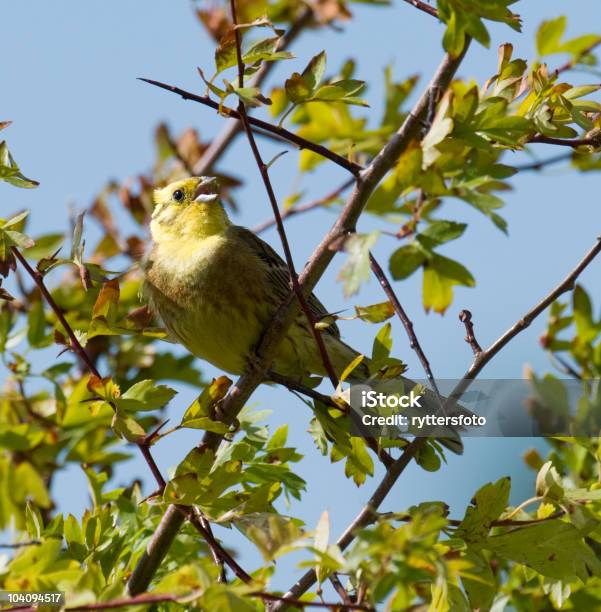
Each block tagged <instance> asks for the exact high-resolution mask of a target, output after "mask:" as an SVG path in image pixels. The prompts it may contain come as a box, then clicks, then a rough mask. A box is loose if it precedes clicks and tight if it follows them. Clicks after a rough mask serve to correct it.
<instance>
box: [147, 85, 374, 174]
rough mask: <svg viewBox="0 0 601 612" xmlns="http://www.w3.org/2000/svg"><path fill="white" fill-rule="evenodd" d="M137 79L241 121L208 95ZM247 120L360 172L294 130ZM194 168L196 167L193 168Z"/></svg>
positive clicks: (254, 119)
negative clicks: (199, 94)
mask: <svg viewBox="0 0 601 612" xmlns="http://www.w3.org/2000/svg"><path fill="white" fill-rule="evenodd" d="M138 80H139V81H144V82H145V83H149V84H150V85H154V86H155V87H160V88H161V89H165V90H166V91H170V92H172V93H174V94H177V95H178V96H181V97H182V98H183V99H184V100H192V101H193V102H198V103H199V104H204V105H205V106H209V107H211V108H214V109H215V110H217V111H219V112H220V113H221V114H222V115H225V116H227V117H232V118H233V119H237V120H238V121H242V118H241V117H240V113H239V112H238V111H236V110H234V109H233V108H229V107H227V106H223V105H220V104H219V103H218V102H215V101H214V100H212V99H211V98H209V97H208V96H198V95H196V94H193V93H192V92H189V91H186V90H185V89H181V88H179V87H175V86H174V85H167V84H166V83H161V82H160V81H155V80H153V79H145V78H142V77H140V78H139V79H138ZM248 122H249V123H250V124H251V125H252V126H254V127H258V128H261V129H262V130H265V131H266V132H271V133H273V134H275V135H276V136H279V137H280V138H282V139H283V140H286V141H288V142H290V143H292V144H295V145H297V146H298V147H299V148H300V149H309V150H310V151H313V152H314V153H317V154H318V155H321V156H322V157H325V158H326V159H329V160H330V161H332V162H334V163H335V164H337V165H338V166H341V167H342V168H344V169H345V170H348V171H349V172H350V173H351V174H353V175H355V176H357V175H358V174H359V172H361V170H362V167H361V166H360V165H359V164H356V163H355V162H352V161H349V160H348V159H346V157H342V155H338V153H334V151H330V149H328V148H327V147H324V146H323V145H320V144H318V143H316V142H311V141H310V140H307V139H306V138H302V137H301V136H298V134H295V133H294V132H290V131H289V130H287V129H285V128H283V127H279V126H277V125H273V124H272V123H268V122H267V121H263V120H262V119H256V118H255V117H248ZM195 170H196V168H195Z"/></svg>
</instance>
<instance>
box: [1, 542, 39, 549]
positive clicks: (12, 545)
mask: <svg viewBox="0 0 601 612" xmlns="http://www.w3.org/2000/svg"><path fill="white" fill-rule="evenodd" d="M40 544H41V542H40V541H39V540H28V541H27V542H12V543H9V542H1V543H0V548H26V547H27V546H39V545H40Z"/></svg>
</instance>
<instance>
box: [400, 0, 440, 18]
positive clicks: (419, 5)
mask: <svg viewBox="0 0 601 612" xmlns="http://www.w3.org/2000/svg"><path fill="white" fill-rule="evenodd" d="M404 2H406V3H407V4H410V5H411V6H414V7H415V8H416V9H419V10H420V11H423V12H424V13H427V14H428V15H431V16H432V17H436V18H437V19H438V11H437V10H436V9H435V8H434V7H433V6H430V5H429V4H426V3H425V2H422V1H421V0H404Z"/></svg>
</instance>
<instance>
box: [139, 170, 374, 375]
mask: <svg viewBox="0 0 601 612" xmlns="http://www.w3.org/2000/svg"><path fill="white" fill-rule="evenodd" d="M154 201H155V207H154V211H153V214H152V221H151V223H150V231H151V235H152V249H151V250H150V253H149V256H148V257H147V259H146V262H145V264H144V273H145V283H144V293H145V295H146V296H147V299H148V303H149V305H150V308H151V309H152V311H153V312H154V313H155V314H156V315H158V317H160V319H161V320H162V321H163V323H164V325H165V327H166V328H167V330H168V331H169V333H170V335H171V336H173V338H174V339H175V340H177V341H178V342H180V343H181V344H183V345H184V346H185V347H186V348H187V349H188V350H189V351H190V352H191V353H192V354H194V355H196V356H197V357H200V358H201V359H204V360H206V361H208V362H210V363H212V364H213V365H214V366H216V367H217V368H219V369H220V370H224V371H226V372H229V373H231V374H241V373H242V372H243V371H244V369H245V367H246V364H247V363H248V359H249V358H252V356H253V349H255V347H256V346H257V344H258V342H259V340H260V338H261V334H262V333H263V331H264V330H265V328H266V326H267V325H268V324H269V322H270V320H271V318H272V317H273V315H274V313H275V311H276V310H277V308H278V306H279V305H280V304H281V302H282V300H283V299H284V298H285V297H286V296H288V295H289V293H290V282H289V279H290V277H289V272H288V267H287V265H286V263H285V262H284V261H283V260H282V258H281V257H280V256H279V255H278V254H277V253H276V252H275V251H274V250H273V249H272V248H271V247H270V246H269V245H268V244H267V243H266V242H264V241H263V240H261V238H259V237H258V236H256V235H255V234H253V233H252V232H251V231H250V230H248V229H246V228H244V227H240V226H238V225H233V224H232V222H231V221H230V219H229V218H228V215H227V213H226V212H225V210H224V207H223V204H222V203H221V202H220V200H219V191H218V185H217V181H216V179H215V178H213V177H203V176H201V177H193V178H189V179H184V180H181V181H177V182H175V183H172V184H170V185H168V186H167V187H164V188H163V189H157V190H156V191H155V194H154ZM308 304H309V307H310V308H311V310H312V312H313V314H314V317H315V319H316V320H320V319H322V318H323V317H324V316H326V315H327V310H326V309H325V308H324V306H323V305H322V303H321V302H320V301H319V300H318V299H317V298H316V297H315V296H314V295H311V296H310V297H309V298H308ZM323 339H324V343H325V346H326V349H327V352H328V355H329V357H330V360H331V362H332V365H333V366H334V369H335V370H336V372H337V373H338V375H340V374H341V373H342V371H343V370H344V369H345V367H346V366H347V365H348V364H349V363H350V362H351V361H352V360H353V359H354V358H355V357H357V355H358V353H357V351H355V350H354V349H352V348H351V347H350V346H348V345H347V344H345V343H344V342H342V340H341V339H340V331H339V330H338V328H337V326H336V325H330V326H329V327H327V328H326V329H325V330H324V333H323ZM271 369H272V370H274V371H275V372H277V373H278V374H280V375H284V376H289V377H294V378H296V379H298V378H300V377H302V376H304V375H306V374H317V375H319V376H325V375H326V372H325V368H324V366H323V363H322V360H321V357H320V354H319V350H318V348H317V345H316V343H315V339H314V338H313V336H312V334H311V330H310V328H309V325H308V322H307V319H306V317H305V315H304V314H303V313H301V314H299V315H298V317H297V319H296V320H295V322H294V323H293V325H292V326H291V327H290V329H289V330H288V332H287V334H286V336H285V337H284V338H283V339H282V341H281V343H280V346H279V348H278V351H277V353H276V356H275V360H274V363H273V365H272V368H271ZM353 374H354V377H357V378H361V377H365V378H366V377H367V376H368V375H369V372H368V366H367V361H364V362H362V363H361V364H359V366H358V368H357V369H356V370H355V371H354V373H353Z"/></svg>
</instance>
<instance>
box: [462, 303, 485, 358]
mask: <svg viewBox="0 0 601 612" xmlns="http://www.w3.org/2000/svg"><path fill="white" fill-rule="evenodd" d="M459 320H460V321H461V322H462V323H463V325H464V327H465V333H466V336H465V341H466V342H467V343H468V344H469V345H470V347H471V349H472V352H473V353H474V355H479V354H480V353H481V352H482V347H481V346H480V345H479V344H478V340H476V336H475V334H474V322H473V321H472V313H471V312H470V311H469V310H462V311H461V312H460V313H459Z"/></svg>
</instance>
